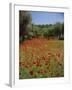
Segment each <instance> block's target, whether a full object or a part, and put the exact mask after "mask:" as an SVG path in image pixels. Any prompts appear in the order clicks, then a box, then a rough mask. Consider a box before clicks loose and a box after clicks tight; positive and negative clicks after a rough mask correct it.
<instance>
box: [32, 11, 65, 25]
mask: <svg viewBox="0 0 72 90" xmlns="http://www.w3.org/2000/svg"><path fill="white" fill-rule="evenodd" d="M31 15H32V23H34V24H37V25H38V24H55V23H57V22H64V13H61V12H40V11H39V12H38V11H32V12H31Z"/></svg>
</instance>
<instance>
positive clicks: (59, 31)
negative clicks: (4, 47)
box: [19, 11, 64, 42]
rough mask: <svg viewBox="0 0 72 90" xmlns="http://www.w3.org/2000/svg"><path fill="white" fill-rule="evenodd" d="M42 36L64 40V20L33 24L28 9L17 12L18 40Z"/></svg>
mask: <svg viewBox="0 0 72 90" xmlns="http://www.w3.org/2000/svg"><path fill="white" fill-rule="evenodd" d="M38 37H44V38H47V39H59V40H64V22H63V23H60V22H57V23H55V24H46V25H35V24H32V17H31V14H30V12H28V11H20V12H19V40H20V42H22V41H24V40H26V39H32V38H38Z"/></svg>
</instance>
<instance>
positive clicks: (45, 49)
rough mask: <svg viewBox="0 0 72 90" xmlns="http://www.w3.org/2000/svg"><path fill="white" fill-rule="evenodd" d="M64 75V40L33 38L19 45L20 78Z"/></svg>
mask: <svg viewBox="0 0 72 90" xmlns="http://www.w3.org/2000/svg"><path fill="white" fill-rule="evenodd" d="M63 76H64V41H63V40H47V39H44V38H33V39H31V40H26V41H24V42H22V43H21V44H20V45H19V79H29V78H50V77H63Z"/></svg>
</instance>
